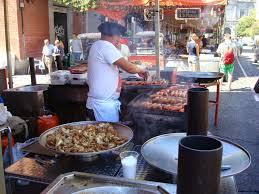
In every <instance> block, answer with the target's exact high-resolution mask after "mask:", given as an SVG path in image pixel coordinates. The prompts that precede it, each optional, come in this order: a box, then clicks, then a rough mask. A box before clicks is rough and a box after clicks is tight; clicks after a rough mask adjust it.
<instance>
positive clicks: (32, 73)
mask: <svg viewBox="0 0 259 194" xmlns="http://www.w3.org/2000/svg"><path fill="white" fill-rule="evenodd" d="M29 64H30V74H31V85H32V86H34V85H36V84H37V83H36V75H35V66H34V58H33V57H29Z"/></svg>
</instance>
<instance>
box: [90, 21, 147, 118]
mask: <svg viewBox="0 0 259 194" xmlns="http://www.w3.org/2000/svg"><path fill="white" fill-rule="evenodd" d="M98 30H99V31H100V32H101V40H98V41H96V42H95V43H94V44H93V45H92V47H91V49H90V52H89V57H88V85H89V93H88V98H87V104H86V107H87V112H88V113H89V116H90V117H92V118H91V119H95V120H96V121H108V122H118V121H119V111H120V102H119V100H118V98H119V96H120V91H121V79H120V77H119V68H121V69H123V70H125V71H127V72H128V73H133V74H134V73H138V74H139V75H140V76H141V77H145V76H146V75H147V73H146V71H145V70H143V69H140V68H138V67H137V66H135V65H134V64H132V63H130V62H128V61H127V60H126V59H125V58H124V57H123V56H122V54H121V53H120V51H119V50H118V49H117V48H116V47H115V45H117V44H118V42H119V41H120V36H121V34H122V33H124V32H125V28H124V27H123V26H121V25H119V24H116V23H112V22H105V23H102V24H101V25H100V26H99V27H98Z"/></svg>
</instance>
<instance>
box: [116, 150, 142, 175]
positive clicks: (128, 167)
mask: <svg viewBox="0 0 259 194" xmlns="http://www.w3.org/2000/svg"><path fill="white" fill-rule="evenodd" d="M138 156H139V154H138V152H135V151H125V152H121V153H120V158H121V164H122V168H123V177H124V178H128V179H135V178H136V171H137V163H138Z"/></svg>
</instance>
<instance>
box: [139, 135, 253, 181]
mask: <svg viewBox="0 0 259 194" xmlns="http://www.w3.org/2000/svg"><path fill="white" fill-rule="evenodd" d="M185 136H186V134H185V133H170V134H165V135H160V136H157V137H154V138H152V139H150V140H148V141H147V142H145V143H144V144H143V146H142V148H141V153H142V155H143V157H144V158H145V160H146V161H147V162H148V163H149V164H150V165H152V166H154V167H157V168H159V169H161V170H164V171H166V172H168V173H171V174H175V175H176V174H177V165H178V160H176V158H178V147H179V141H180V139H182V138H183V137H185ZM212 137H213V136H212ZM216 138H217V139H219V140H220V141H221V143H222V144H223V156H222V165H223V166H227V165H228V166H230V167H231V168H230V169H228V170H222V171H221V177H228V176H233V175H236V174H238V173H240V172H243V171H244V170H245V169H247V168H248V167H249V166H250V163H251V156H250V154H249V153H248V151H247V150H245V149H244V148H243V147H241V146H240V145H237V144H235V143H233V142H231V141H228V140H225V139H223V138H220V137H216Z"/></svg>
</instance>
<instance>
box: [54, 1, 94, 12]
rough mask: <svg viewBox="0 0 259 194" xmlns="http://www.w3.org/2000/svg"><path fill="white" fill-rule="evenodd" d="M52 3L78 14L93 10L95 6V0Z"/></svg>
mask: <svg viewBox="0 0 259 194" xmlns="http://www.w3.org/2000/svg"><path fill="white" fill-rule="evenodd" d="M54 2H55V3H58V4H61V5H64V6H67V7H71V8H72V9H74V10H76V11H80V12H84V11H87V10H88V9H90V8H95V7H96V4H97V0H54Z"/></svg>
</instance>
